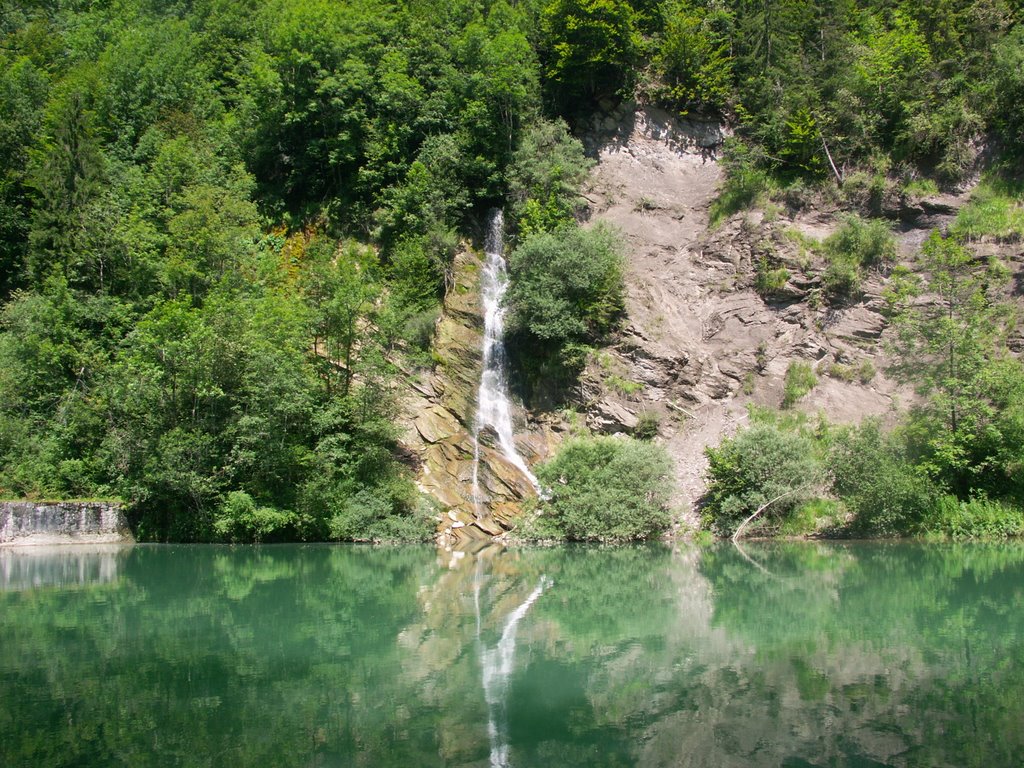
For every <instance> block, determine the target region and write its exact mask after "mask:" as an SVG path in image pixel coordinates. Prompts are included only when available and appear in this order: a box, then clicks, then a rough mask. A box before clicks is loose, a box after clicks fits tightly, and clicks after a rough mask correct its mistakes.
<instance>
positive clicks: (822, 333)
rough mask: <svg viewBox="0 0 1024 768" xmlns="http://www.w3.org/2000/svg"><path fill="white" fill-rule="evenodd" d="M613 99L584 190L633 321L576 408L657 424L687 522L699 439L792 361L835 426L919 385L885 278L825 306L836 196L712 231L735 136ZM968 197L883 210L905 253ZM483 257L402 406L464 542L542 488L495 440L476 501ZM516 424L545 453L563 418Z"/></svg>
mask: <svg viewBox="0 0 1024 768" xmlns="http://www.w3.org/2000/svg"><path fill="white" fill-rule="evenodd" d="M608 106H609V108H608V111H607V112H606V113H604V114H601V115H598V116H596V117H595V118H593V121H592V123H591V125H590V126H589V132H588V133H587V135H586V136H584V143H585V145H586V146H587V148H588V151H589V152H590V153H591V154H593V155H594V156H596V157H597V159H598V163H597V165H596V166H595V168H594V169H593V171H592V173H591V176H590V179H589V182H588V185H587V187H586V189H585V190H584V194H585V197H586V198H587V200H588V201H589V204H590V209H589V220H590V222H596V221H606V222H609V223H611V224H613V225H614V226H615V227H617V228H618V229H619V230H620V231H621V232H622V234H623V236H624V237H625V240H626V245H627V262H628V264H627V276H626V277H627V302H626V313H627V318H626V322H625V326H624V328H623V330H622V332H621V333H620V335H619V337H618V338H617V340H616V342H615V343H614V344H613V345H611V346H609V347H608V348H606V349H603V350H600V351H599V352H598V353H597V354H595V355H594V356H593V358H592V360H591V362H590V364H589V365H588V367H587V370H586V371H585V373H584V376H583V379H582V382H581V387H580V391H581V393H582V395H581V399H580V402H578V403H577V404H576V407H577V408H578V410H579V411H580V412H581V416H582V417H583V419H584V420H585V422H586V424H587V426H588V427H589V428H590V429H592V430H594V431H596V432H603V433H608V434H614V433H625V434H630V433H633V432H634V431H636V430H637V428H638V426H640V424H641V421H643V422H644V426H646V427H647V428H648V429H650V427H651V425H652V424H656V425H657V433H658V437H657V439H658V440H659V441H661V442H662V443H663V444H664V445H665V446H666V447H667V449H668V450H669V453H670V454H671V455H672V457H673V459H674V460H675V463H676V470H677V480H678V486H679V492H678V497H677V499H676V503H677V508H678V511H679V516H680V525H681V526H686V525H690V526H693V525H695V524H696V522H697V521H696V516H695V513H694V505H695V502H696V501H697V499H699V497H700V495H701V494H702V493H703V491H704V487H705V478H704V473H705V470H706V466H707V463H706V459H705V457H704V449H705V448H706V447H707V446H712V445H717V444H718V443H719V442H720V441H721V439H722V437H724V436H726V435H728V434H731V433H732V432H734V431H735V430H736V429H737V428H738V427H739V426H740V425H742V424H743V423H744V421H745V420H746V419H747V414H748V405H750V404H757V405H763V406H771V407H778V406H779V405H780V403H781V401H782V398H783V389H784V379H785V374H786V370H787V368H788V367H789V366H790V364H791V363H793V362H795V361H800V362H804V363H807V364H809V365H811V366H812V367H813V369H814V370H815V372H816V374H817V377H818V384H817V385H816V386H815V387H814V388H813V389H812V390H811V392H810V393H809V394H807V395H806V396H805V397H804V398H802V399H801V400H800V401H799V402H798V403H797V405H796V406H795V408H796V409H797V410H802V411H804V412H807V413H809V414H815V413H819V412H821V413H824V414H825V415H826V416H827V417H828V418H829V420H831V421H833V422H856V421H860V420H861V419H863V418H864V417H866V416H878V417H881V418H882V419H883V420H885V419H892V418H893V417H894V416H895V415H896V413H897V412H898V411H899V410H900V409H901V408H904V407H906V406H907V405H908V404H909V403H910V402H912V400H913V397H914V395H913V392H911V391H910V390H908V389H906V388H901V387H900V386H898V385H897V384H896V383H895V382H894V381H892V380H890V379H889V378H887V377H886V375H885V370H886V367H887V365H888V362H889V361H888V359H887V357H886V352H885V348H886V345H885V340H886V333H887V323H886V319H885V317H884V315H883V314H882V309H883V301H882V291H883V289H884V286H885V282H886V276H885V274H884V273H882V272H878V273H874V274H870V275H868V277H867V279H866V281H865V284H864V286H863V290H862V292H861V293H860V294H859V295H858V296H857V297H856V298H854V299H851V300H849V301H846V302H845V303H842V304H832V305H830V304H829V303H827V302H826V301H824V300H823V296H822V290H821V288H822V280H821V276H822V274H823V272H824V267H825V265H824V262H823V260H822V257H820V256H818V255H816V254H815V253H814V251H813V249H811V248H808V243H809V242H811V241H812V240H817V241H820V240H823V239H824V238H826V237H827V236H828V235H829V234H831V233H832V232H833V231H835V230H836V229H837V228H838V226H839V225H840V224H841V221H842V216H843V215H844V213H845V212H844V211H843V210H841V209H840V208H839V206H837V205H832V206H828V205H823V204H820V203H819V204H818V205H816V206H815V205H806V204H802V203H801V204H795V205H792V206H789V207H787V206H785V205H769V206H764V207H762V208H760V209H755V210H751V211H746V212H742V213H738V214H736V215H734V216H732V217H731V218H729V219H727V220H726V221H724V222H722V223H721V224H720V225H719V226H717V227H714V228H711V227H709V207H710V205H711V203H712V201H713V200H714V199H715V197H716V195H717V193H718V189H719V186H720V183H721V181H722V178H723V174H722V170H721V168H720V166H719V164H718V158H717V152H718V150H719V149H720V146H721V143H722V142H723V140H724V138H725V136H726V131H725V130H724V129H723V128H722V127H721V126H719V125H717V124H714V123H709V122H702V121H699V120H681V119H677V118H674V117H672V116H671V115H669V114H667V113H665V112H662V111H660V110H657V109H652V108H642V107H639V106H637V105H636V104H634V103H631V102H626V103H624V104H622V105H619V106H617V107H614V108H613V107H611V106H610V105H608ZM965 199H966V195H959V196H942V197H941V199H940V198H936V199H935V200H919V201H906V200H900V201H889V203H890V205H889V209H887V210H883V211H882V212H881V213H882V214H883V215H888V216H889V217H890V218H891V219H892V220H893V221H894V225H895V231H896V233H897V237H898V240H899V244H900V248H901V252H902V258H905V259H908V260H909V259H910V258H911V257H912V256H913V254H914V253H915V252H916V251H917V250H918V249H919V247H920V244H921V242H922V241H923V239H924V237H925V236H926V234H927V232H928V231H930V230H931V229H932V228H934V227H936V226H939V227H941V226H942V225H943V224H945V223H948V222H949V221H950V220H951V219H952V217H953V215H955V212H956V210H957V207H958V206H959V205H960V204H962V203H963V202H964V200H965ZM480 263H481V262H480V259H479V257H478V256H477V255H476V254H474V253H472V252H470V251H466V252H464V253H462V254H461V255H460V256H459V257H458V259H457V262H456V274H457V284H456V287H455V289H454V290H453V291H452V292H451V294H450V296H449V298H448V300H447V302H446V305H445V311H444V315H443V317H442V319H441V321H440V323H439V325H438V329H437V334H436V346H435V349H436V352H437V355H438V360H439V363H438V365H437V367H436V369H435V371H434V372H433V373H432V374H430V375H429V376H424V377H422V380H420V381H417V382H416V383H415V384H414V390H415V392H414V394H413V395H411V396H410V397H409V398H407V402H406V415H407V416H406V417H407V426H408V428H407V434H406V440H405V442H406V445H407V447H409V448H410V449H411V450H413V451H415V452H416V453H417V454H418V455H419V456H420V457H421V459H422V461H423V469H422V474H421V486H422V488H423V489H424V490H425V491H426V492H427V493H429V494H431V495H432V496H433V497H434V498H436V499H438V501H439V502H441V504H442V505H443V506H444V507H446V512H445V515H444V517H443V521H442V523H441V530H442V533H444V534H446V535H448V536H450V537H452V538H454V539H462V538H466V537H472V536H478V537H485V536H489V535H493V534H496V533H500V532H502V531H503V530H506V529H508V528H510V527H512V526H514V522H513V519H514V516H515V514H516V512H517V511H518V508H519V505H520V503H521V501H522V499H523V498H525V497H528V496H530V495H532V489H531V488H530V487H529V484H528V482H527V481H526V479H525V478H523V477H522V476H521V475H520V473H518V472H517V471H516V470H515V468H514V467H512V466H511V465H510V464H509V463H508V462H507V461H505V460H504V459H503V457H502V456H501V454H500V452H498V451H496V450H494V449H493V448H492V447H491V446H490V445H487V444H486V435H485V436H484V442H485V445H484V448H483V464H484V468H483V471H482V473H481V479H482V484H483V486H484V488H485V495H486V497H487V498H486V499H484V500H482V501H483V503H482V504H481V505H480V506H481V507H482V508H484V511H483V513H482V514H481V512H480V510H478V509H477V505H476V504H475V503H474V500H473V499H472V498H471V487H472V458H473V441H472V431H471V427H472V416H473V411H474V405H475V403H474V400H475V393H476V387H477V383H478V381H479V372H480V342H481V338H480V334H481V331H480V329H481V325H482V322H481V311H480V302H479V296H478V295H477V277H478V273H479V268H480ZM765 263H768V264H770V265H771V266H772V267H773V268H774V269H780V270H785V279H784V281H783V283H782V284H781V285H777V286H773V288H772V290H770V291H765V290H764V288H763V286H762V289H761V290H760V291H759V290H756V287H757V286H756V282H757V274H758V269H759V267H760V265H762V264H765ZM762 269H763V267H762ZM780 274H781V272H780ZM1020 284H1024V280H1021V281H1020ZM518 422H519V429H518V434H519V436H520V437H519V440H520V450H521V453H522V454H523V455H524V456H525V457H526V459H527V461H528V463H530V464H534V463H536V462H537V461H540V460H543V459H544V458H545V457H547V456H548V455H550V453H551V452H552V450H553V449H554V447H555V446H556V445H557V444H558V442H559V441H560V439H561V438H562V436H563V434H564V430H565V425H564V424H563V423H562V422H561V420H560V419H559V418H557V417H555V416H553V415H543V414H525V413H523V412H522V411H521V410H520V412H519V414H518ZM487 507H490V509H491V510H492V511H493V514H487V513H486V508H487Z"/></svg>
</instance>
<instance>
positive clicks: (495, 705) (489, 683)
mask: <svg viewBox="0 0 1024 768" xmlns="http://www.w3.org/2000/svg"><path fill="white" fill-rule="evenodd" d="M486 559H487V558H486V555H485V554H484V553H483V552H478V553H477V555H476V557H475V561H476V568H475V574H474V578H473V604H474V607H475V609H476V642H477V652H478V653H479V655H480V667H481V678H482V679H481V682H482V684H483V691H484V701H485V702H486V703H487V738H488V740H489V741H490V747H491V766H492V768H508V766H509V765H510V763H509V748H510V744H509V717H508V685H509V679H510V678H511V676H512V671H513V665H514V663H515V653H516V632H517V630H518V628H519V622H520V621H522V620H523V617H524V616H526V613H527V611H529V610H530V606H532V605H533V604H534V603H535V602H537V598H539V597H540V596H541V594H543V592H544V590H545V589H547V588H548V587H550V586H551V584H552V582H551V580H550V579H549V578H547V576H541V577H540V581H539V582H538V583H537V586H536V587H534V589H533V591H532V592H530V594H529V595H527V596H526V599H524V600H523V602H521V603H520V604H519V605H518V606H516V608H515V610H513V611H512V613H510V614H509V615H508V617H507V618H506V619H505V622H504V626H503V628H502V631H501V637H500V638H499V640H498V642H497V644H496V645H495V646H493V647H488V646H487V645H486V643H485V641H484V638H483V635H482V633H481V626H482V624H483V622H482V619H481V613H480V611H481V608H480V593H481V591H482V589H483V587H484V575H483V566H484V562H485V560H486Z"/></svg>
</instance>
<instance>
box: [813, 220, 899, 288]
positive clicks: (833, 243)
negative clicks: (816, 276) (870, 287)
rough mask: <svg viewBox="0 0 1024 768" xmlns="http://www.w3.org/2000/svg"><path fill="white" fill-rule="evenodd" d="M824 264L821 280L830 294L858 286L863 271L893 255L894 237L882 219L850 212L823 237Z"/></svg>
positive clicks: (894, 256)
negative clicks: (832, 231) (836, 227)
mask: <svg viewBox="0 0 1024 768" xmlns="http://www.w3.org/2000/svg"><path fill="white" fill-rule="evenodd" d="M824 245H825V257H826V258H827V259H828V266H827V267H826V268H825V274H824V275H823V277H822V281H823V282H824V285H825V292H826V293H827V294H828V295H829V296H832V297H834V298H839V297H849V296H853V295H854V294H855V293H857V292H858V291H859V290H860V284H861V280H862V277H863V271H864V270H865V269H868V268H871V267H878V266H881V265H882V264H884V263H887V262H889V261H892V260H893V259H895V258H896V238H895V237H893V234H892V230H890V229H889V227H888V225H887V224H885V222H882V221H877V220H870V221H868V220H864V219H862V218H860V217H858V216H850V217H848V218H846V219H845V221H844V222H843V224H842V225H841V226H840V227H839V229H838V230H836V231H835V232H834V233H833V234H831V235H830V236H829V237H827V238H826V239H825V243H824Z"/></svg>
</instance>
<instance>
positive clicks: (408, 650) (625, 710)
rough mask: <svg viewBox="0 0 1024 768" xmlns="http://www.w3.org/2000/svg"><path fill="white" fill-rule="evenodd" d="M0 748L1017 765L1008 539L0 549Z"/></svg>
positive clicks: (108, 756)
mask: <svg viewBox="0 0 1024 768" xmlns="http://www.w3.org/2000/svg"><path fill="white" fill-rule="evenodd" d="M0 590H2V591H0V765H2V766H119V765H124V766H148V765H152V766H499V765H510V766H524V767H525V766H633V765H636V766H709V767H710V766H715V767H719V766H762V765H763V766H790V767H793V768H796V767H798V766H800V767H803V766H881V765H891V766H986V767H987V768H997V767H998V766H1017V765H1021V764H1022V755H1024V547H1021V546H1017V545H973V546H952V545H929V546H917V545H909V544H815V543H800V544H762V545H754V544H748V545H744V548H743V549H742V550H740V549H737V548H735V547H733V546H731V545H724V546H715V547H711V548H707V549H691V548H679V549H675V550H674V549H672V548H668V547H661V546H652V547H637V548H593V547H592V548H586V547H571V548H551V549H505V550H502V549H489V550H485V551H483V552H480V553H476V554H474V553H465V554H459V553H455V554H453V553H445V552H442V551H439V550H436V549H433V548H427V547H424V548H401V549H398V548H368V547H365V548H364V547H348V546H275V547H261V548H226V547H199V546H196V547H186V546H136V547H131V548H116V547H114V548H107V549H99V550H95V549H64V550H48V551H45V552H44V551H32V552H29V551H27V550H26V551H15V550H0Z"/></svg>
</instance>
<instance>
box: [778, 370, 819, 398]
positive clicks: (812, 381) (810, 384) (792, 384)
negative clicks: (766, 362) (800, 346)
mask: <svg viewBox="0 0 1024 768" xmlns="http://www.w3.org/2000/svg"><path fill="white" fill-rule="evenodd" d="M817 383H818V377H817V376H816V375H815V374H814V369H813V368H811V364H810V363H801V362H799V361H798V360H794V361H793V362H791V363H790V364H789V367H788V368H787V369H786V381H785V390H784V392H783V395H782V407H783V408H792V407H793V405H795V404H796V401H797V400H799V399H800V398H801V397H803V396H804V395H806V394H807V393H808V392H810V391H811V390H812V389H814V387H815V386H816V385H817Z"/></svg>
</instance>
